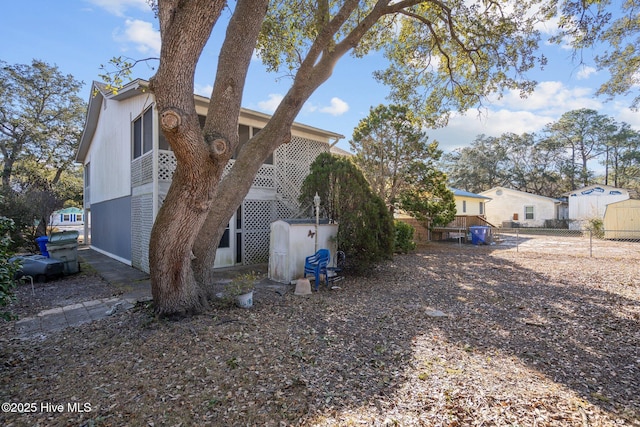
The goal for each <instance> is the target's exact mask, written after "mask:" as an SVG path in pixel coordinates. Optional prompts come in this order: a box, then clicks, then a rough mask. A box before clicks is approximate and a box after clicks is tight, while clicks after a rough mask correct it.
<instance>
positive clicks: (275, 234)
mask: <svg viewBox="0 0 640 427" xmlns="http://www.w3.org/2000/svg"><path fill="white" fill-rule="evenodd" d="M337 236H338V224H329V223H328V221H327V220H324V221H321V223H320V224H319V225H318V228H317V239H318V240H317V244H316V223H315V221H314V220H309V219H283V220H278V221H274V222H272V223H271V236H270V245H269V279H271V280H275V281H276V282H281V283H291V282H292V281H294V280H296V279H298V278H300V277H302V276H303V275H304V260H305V258H306V257H308V256H310V255H313V254H314V253H315V252H316V248H317V249H329V251H330V252H331V262H333V261H334V257H335V254H336V238H337Z"/></svg>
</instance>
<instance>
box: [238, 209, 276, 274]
mask: <svg viewBox="0 0 640 427" xmlns="http://www.w3.org/2000/svg"><path fill="white" fill-rule="evenodd" d="M275 204H276V202H275V200H245V201H244V203H243V204H242V212H243V221H244V222H243V246H242V249H243V260H244V263H245V264H259V263H262V262H267V261H268V259H269V232H270V228H271V222H273V221H275V220H276V219H277V218H276V207H275Z"/></svg>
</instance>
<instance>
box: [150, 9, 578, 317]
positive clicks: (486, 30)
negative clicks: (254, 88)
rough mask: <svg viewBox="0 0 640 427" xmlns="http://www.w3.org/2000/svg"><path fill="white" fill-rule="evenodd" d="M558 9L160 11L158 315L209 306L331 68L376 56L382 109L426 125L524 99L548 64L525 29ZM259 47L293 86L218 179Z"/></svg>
mask: <svg viewBox="0 0 640 427" xmlns="http://www.w3.org/2000/svg"><path fill="white" fill-rule="evenodd" d="M565 3H572V2H568V1H567V2H564V3H563V2H561V5H562V4H565ZM226 6H229V7H232V8H233V10H232V11H231V17H230V19H229V20H228V22H227V21H225V23H224V24H226V36H225V38H224V42H223V44H222V46H221V49H220V53H219V59H218V68H217V70H216V73H215V75H213V74H212V80H214V85H213V91H212V93H211V101H210V104H209V110H208V114H207V118H206V122H205V125H204V130H201V129H200V127H199V124H198V117H197V114H196V111H195V107H194V99H193V93H194V72H195V70H196V65H197V63H198V60H199V58H200V55H201V54H202V52H203V48H204V46H205V44H206V43H207V41H208V39H209V37H210V35H211V31H212V28H213V27H214V26H215V25H217V24H218V22H219V20H220V16H221V12H222V11H223V8H225V7H226ZM556 6H558V4H557V2H556V1H552V0H518V1H511V0H500V1H498V0H496V1H477V2H470V1H468V0H422V1H418V0H378V1H373V0H366V1H365V0H342V1H333V0H332V1H329V0H319V1H311V0H288V1H287V0H272V1H268V0H238V1H236V2H235V3H234V4H229V5H227V2H225V1H222V0H159V1H158V3H157V15H158V20H159V23H160V34H161V40H162V47H161V52H160V63H159V67H158V70H157V73H156V75H155V76H154V77H153V78H152V79H151V82H150V83H151V84H150V89H151V90H152V91H153V92H154V94H155V96H156V100H157V106H158V110H159V112H160V117H161V123H160V124H161V128H162V131H163V132H164V134H165V136H166V138H167V140H168V141H169V144H170V145H171V147H172V149H173V151H174V153H175V155H176V159H177V168H176V171H175V174H174V176H173V182H172V184H171V188H170V190H169V192H168V194H167V197H166V199H165V201H164V204H163V206H162V209H161V210H160V212H159V213H158V216H157V218H156V222H155V224H154V227H153V231H152V236H151V245H150V248H149V259H150V269H151V282H152V290H153V297H154V300H155V304H156V310H157V312H158V314H161V315H173V314H188V313H192V312H197V311H200V310H202V309H203V308H204V307H206V298H205V293H204V291H203V289H202V286H201V285H204V284H207V283H209V282H211V281H212V274H213V263H214V258H215V251H216V243H217V242H218V241H219V240H220V237H221V235H222V233H223V231H224V229H225V226H226V224H227V222H228V221H229V219H230V218H231V216H232V215H233V213H234V212H235V211H236V208H237V207H238V205H239V204H240V203H241V201H242V199H243V198H244V196H245V195H246V193H247V192H248V190H249V188H250V187H251V183H252V180H253V177H254V175H255V174H256V172H257V171H258V168H259V167H260V165H261V164H262V163H263V161H264V160H265V159H266V158H267V157H268V156H269V155H270V154H271V153H273V151H274V150H275V149H276V148H277V147H278V146H280V145H281V144H284V143H287V142H288V141H289V139H290V128H291V124H292V123H293V121H294V119H295V117H296V115H297V114H298V112H299V111H300V109H301V108H302V106H303V104H304V103H305V101H307V100H308V99H309V97H310V96H311V94H312V93H313V92H314V91H315V90H316V89H317V88H318V87H319V86H320V85H322V83H323V82H325V81H326V80H327V79H328V78H329V77H330V76H331V73H332V70H333V68H334V66H335V65H336V63H337V62H338V61H339V60H340V58H342V57H343V56H345V55H346V54H348V53H351V54H353V55H355V56H363V55H366V54H367V53H368V52H369V51H371V50H378V49H384V51H385V54H386V56H387V58H388V59H389V63H390V67H389V69H387V70H386V71H381V72H379V73H378V74H377V76H378V77H379V78H380V79H381V80H382V81H384V82H387V83H390V84H391V85H392V86H393V87H394V90H393V92H392V98H393V99H394V100H397V101H402V102H410V103H411V105H412V106H413V109H414V111H415V112H416V113H418V114H422V115H423V116H424V117H425V118H427V119H430V120H431V121H433V122H436V123H437V122H440V119H441V118H442V117H443V116H442V113H444V112H445V111H449V110H464V109H467V108H469V107H472V106H475V105H477V104H478V103H479V102H481V101H482V99H483V98H484V97H485V96H486V95H488V94H492V93H495V92H499V91H500V90H501V89H505V88H508V89H515V90H520V91H521V92H522V93H523V94H526V93H528V92H529V91H530V90H532V88H533V87H534V82H531V81H529V80H528V79H527V77H526V72H527V71H528V70H530V69H531V68H532V67H534V66H536V65H537V64H543V63H544V61H545V59H544V58H543V57H540V56H538V55H537V54H536V48H537V45H538V42H539V39H540V37H539V33H538V32H537V31H536V29H535V28H536V27H535V25H536V24H537V23H539V22H540V21H541V20H548V19H551V18H553V17H554V16H556V15H557V14H558V13H560V12H558V11H557V10H556ZM220 25H222V24H220ZM256 49H257V52H258V54H259V56H260V57H261V58H262V60H263V62H264V63H265V64H267V66H268V67H269V68H270V69H271V70H283V69H284V70H286V71H287V73H288V74H289V75H290V76H291V86H290V89H289V90H288V92H287V93H286V95H285V96H284V98H283V100H282V102H281V103H280V105H279V107H278V108H277V109H276V111H275V112H274V114H273V116H272V118H271V119H270V121H269V123H268V124H267V125H266V126H265V127H264V128H263V129H262V131H261V132H260V133H258V134H257V135H255V136H254V137H253V138H252V139H251V140H250V141H249V142H248V143H247V144H244V145H243V146H242V148H241V149H240V152H239V153H238V155H237V158H236V161H235V163H234V165H233V167H232V168H231V169H230V171H229V172H228V174H226V175H225V176H224V178H222V172H223V170H224V167H225V165H226V164H227V163H228V161H229V159H230V158H231V155H232V153H233V152H234V151H235V149H236V147H237V146H238V132H237V129H238V116H239V114H238V113H239V109H240V105H241V101H242V93H243V88H244V83H245V79H246V76H247V70H248V67H249V64H250V61H251V56H252V54H253V52H254V50H256Z"/></svg>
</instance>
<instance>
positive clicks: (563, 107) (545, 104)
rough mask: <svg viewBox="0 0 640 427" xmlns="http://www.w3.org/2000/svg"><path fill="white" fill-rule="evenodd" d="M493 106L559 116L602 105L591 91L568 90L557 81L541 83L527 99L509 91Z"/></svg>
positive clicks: (595, 108) (576, 88)
mask: <svg viewBox="0 0 640 427" xmlns="http://www.w3.org/2000/svg"><path fill="white" fill-rule="evenodd" d="M492 104H493V105H496V106H499V107H503V108H506V109H510V110H516V111H518V110H523V111H536V112H538V113H539V114H544V115H553V116H556V115H560V114H562V113H565V112H567V111H570V110H577V109H580V108H592V109H594V110H598V109H600V108H601V106H602V103H601V102H600V101H598V100H597V99H595V98H594V97H593V89H591V88H588V87H574V88H568V87H566V86H565V85H564V84H562V83H561V82H558V81H546V82H541V83H539V84H538V86H536V89H535V91H534V92H533V93H532V94H531V95H529V96H528V97H527V98H521V97H520V94H519V92H518V91H509V92H508V93H507V94H506V95H505V96H504V97H503V98H502V99H499V100H495V101H494V102H493V103H492Z"/></svg>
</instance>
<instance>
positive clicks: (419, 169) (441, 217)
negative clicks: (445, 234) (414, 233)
mask: <svg viewBox="0 0 640 427" xmlns="http://www.w3.org/2000/svg"><path fill="white" fill-rule="evenodd" d="M407 184H408V185H407V188H406V190H405V191H403V192H402V193H401V195H400V207H401V208H402V210H404V211H405V212H407V213H409V214H410V215H411V216H413V217H415V218H416V219H417V220H419V221H421V222H422V223H423V224H424V225H425V226H427V227H435V226H438V225H446V224H448V223H450V222H451V221H453V219H454V218H455V216H456V202H455V198H454V196H453V192H452V191H451V190H449V188H448V186H447V176H446V175H445V173H444V172H442V171H439V170H437V169H436V168H432V167H429V166H428V165H425V164H416V165H414V166H413V168H412V170H411V171H410V173H409V174H408V182H407Z"/></svg>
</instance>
